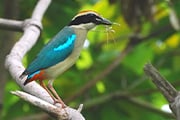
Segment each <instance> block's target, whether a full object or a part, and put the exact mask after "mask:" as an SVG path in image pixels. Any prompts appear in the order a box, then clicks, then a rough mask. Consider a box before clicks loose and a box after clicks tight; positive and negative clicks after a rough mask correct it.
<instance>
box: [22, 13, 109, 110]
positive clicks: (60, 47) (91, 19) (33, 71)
mask: <svg viewBox="0 0 180 120" xmlns="http://www.w3.org/2000/svg"><path fill="white" fill-rule="evenodd" d="M97 25H112V23H111V22H110V21H109V20H107V19H105V18H103V17H102V16H100V15H99V14H97V13H96V12H94V11H82V12H80V13H79V14H77V15H76V16H75V17H74V18H73V19H72V20H71V22H70V23H69V24H68V25H67V26H65V27H64V28H63V29H62V30H61V31H60V32H59V33H58V34H57V35H56V36H55V37H54V38H53V39H52V40H51V41H49V43H48V44H46V45H45V46H44V47H43V48H42V50H41V51H40V52H39V53H38V55H37V57H36V58H35V59H34V60H33V61H32V62H31V63H30V64H29V66H28V67H27V68H26V70H25V71H24V72H23V73H22V75H21V76H20V78H24V77H25V76H27V78H26V80H25V82H24V85H26V84H28V83H30V82H31V81H36V80H39V83H40V85H41V86H42V87H43V88H44V89H45V90H46V91H47V92H48V93H49V95H50V96H51V97H52V99H53V100H54V102H55V103H56V102H59V103H61V104H62V106H63V107H65V104H64V102H63V101H62V100H61V98H60V97H59V95H58V94H57V93H56V91H55V89H54V88H53V86H52V85H53V81H54V79H55V78H56V77H57V76H58V75H60V74H62V73H63V72H64V71H66V70H67V69H68V68H70V67H71V66H72V65H73V64H74V63H75V62H76V60H77V59H78V57H79V55H80V52H81V49H82V48H83V44H84V41H85V39H86V36H87V33H88V31H89V30H91V29H92V28H94V27H95V26H97ZM45 79H47V80H49V82H48V86H47V87H46V85H45V84H44V83H43V80H45Z"/></svg>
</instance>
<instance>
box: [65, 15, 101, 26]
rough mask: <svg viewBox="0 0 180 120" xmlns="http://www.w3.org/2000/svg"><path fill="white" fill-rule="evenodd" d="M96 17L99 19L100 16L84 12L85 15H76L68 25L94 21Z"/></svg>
mask: <svg viewBox="0 0 180 120" xmlns="http://www.w3.org/2000/svg"><path fill="white" fill-rule="evenodd" d="M96 19H99V20H100V19H102V18H101V17H99V16H97V15H95V14H86V15H82V16H78V17H76V18H75V19H73V20H72V21H71V22H70V24H69V26H70V25H79V24H86V23H96Z"/></svg>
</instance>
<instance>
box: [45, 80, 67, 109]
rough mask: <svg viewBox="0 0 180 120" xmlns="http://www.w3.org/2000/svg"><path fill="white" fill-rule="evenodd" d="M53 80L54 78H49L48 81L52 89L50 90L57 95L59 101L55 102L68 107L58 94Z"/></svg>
mask: <svg viewBox="0 0 180 120" xmlns="http://www.w3.org/2000/svg"><path fill="white" fill-rule="evenodd" d="M53 81H54V80H49V81H48V88H49V89H50V91H51V92H52V93H53V94H54V95H55V97H56V98H57V101H55V102H59V103H60V104H61V105H62V107H63V108H65V107H66V105H65V104H64V102H63V101H62V99H61V98H60V97H59V95H58V94H57V92H56V90H55V89H54V87H53Z"/></svg>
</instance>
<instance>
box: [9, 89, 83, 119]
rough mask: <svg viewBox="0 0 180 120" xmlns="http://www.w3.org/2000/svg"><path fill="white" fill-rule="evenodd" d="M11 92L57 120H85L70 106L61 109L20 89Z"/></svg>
mask: <svg viewBox="0 0 180 120" xmlns="http://www.w3.org/2000/svg"><path fill="white" fill-rule="evenodd" d="M11 93H12V94H14V95H16V96H19V97H20V98H22V99H23V100H25V101H27V102H30V103H31V104H33V105H34V106H37V107H39V108H41V109H42V110H44V111H45V112H47V113H49V114H51V116H53V117H54V118H55V119H57V120H85V119H84V118H83V116H82V115H81V114H80V111H77V110H74V109H72V108H69V107H66V108H64V109H62V108H61V107H59V106H54V105H52V104H50V103H48V102H46V101H43V100H41V99H39V98H37V97H35V96H32V95H30V94H27V93H25V92H22V91H12V92H11ZM80 107H81V106H80Z"/></svg>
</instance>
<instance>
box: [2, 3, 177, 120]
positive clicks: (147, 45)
mask: <svg viewBox="0 0 180 120" xmlns="http://www.w3.org/2000/svg"><path fill="white" fill-rule="evenodd" d="M142 1H143V0H136V2H135V1H134V2H132V1H131V0H120V1H119V0H87V1H86V2H85V1H84V0H53V1H52V4H51V6H50V7H49V8H48V11H47V13H46V15H45V16H44V19H43V28H44V29H43V31H42V36H41V37H40V39H39V41H38V43H37V44H36V45H35V46H34V47H33V48H32V50H31V51H30V52H29V53H28V54H27V56H26V57H25V58H24V64H25V66H27V64H28V63H29V62H30V61H32V60H33V59H34V57H35V55H36V53H37V52H38V51H39V50H40V49H41V48H42V47H43V45H44V44H45V43H47V41H48V40H49V39H50V38H52V37H53V36H54V35H55V34H56V33H57V32H58V31H59V30H60V29H61V28H62V27H63V26H65V25H66V24H68V21H70V19H71V18H72V17H73V16H74V15H75V14H76V13H77V12H78V11H80V10H86V9H92V10H95V11H98V13H100V14H102V15H103V16H104V17H105V18H107V19H110V20H111V21H113V22H114V23H118V24H120V26H119V25H117V24H114V25H113V26H112V29H113V30H114V31H115V32H112V31H106V32H104V31H105V30H106V29H107V28H105V27H99V28H97V29H96V30H93V31H91V32H89V34H88V40H89V42H90V45H89V46H88V47H87V48H85V49H84V50H83V51H82V54H81V56H80V58H79V60H78V61H77V63H76V65H74V66H73V67H72V68H70V69H69V70H68V71H67V72H65V73H64V74H63V75H61V76H59V77H58V78H57V79H56V81H55V82H54V86H55V88H56V90H57V91H58V93H59V94H60V96H62V98H63V99H64V100H65V99H67V98H69V97H70V96H72V95H73V94H75V93H76V92H77V91H79V90H80V88H81V87H82V86H84V85H85V84H87V83H88V82H90V83H91V81H92V80H93V79H94V78H96V76H98V75H99V74H101V73H102V71H104V70H105V69H106V68H107V67H108V66H109V65H110V64H111V63H113V61H114V60H115V59H116V58H117V57H118V56H119V55H121V54H123V52H122V51H123V50H124V49H125V48H126V47H127V46H128V45H129V44H128V43H129V41H131V40H132V39H131V38H132V36H135V37H137V38H140V39H142V38H144V39H143V41H141V42H138V43H137V44H134V45H133V46H132V49H131V51H130V52H128V53H126V55H125V57H124V58H123V60H122V62H121V61H119V65H118V66H117V67H116V68H115V69H113V70H111V71H110V74H104V77H101V78H100V79H99V81H98V82H97V83H96V84H95V85H94V86H92V87H91V88H90V89H88V91H86V92H85V93H83V94H82V95H81V96H79V97H78V98H76V99H74V100H73V101H71V102H69V105H70V106H73V107H76V106H77V105H79V104H80V103H84V104H85V108H84V110H83V115H84V116H85V118H86V119H87V120H91V119H93V120H109V119H111V120H118V119H122V120H131V119H132V120H143V119H146V120H152V119H153V120H164V119H170V117H168V116H167V115H166V113H164V114H160V113H158V112H157V111H155V110H151V109H149V108H148V107H147V106H145V105H144V104H143V105H139V104H138V102H140V103H141V101H142V102H143V103H144V102H145V103H146V104H148V105H150V106H151V107H153V108H154V109H157V110H159V111H161V107H162V106H163V105H164V104H167V101H166V100H165V99H164V98H163V97H162V95H161V94H160V93H159V92H158V90H156V88H155V86H154V85H153V84H152V83H151V82H150V81H149V80H148V78H147V77H145V74H144V72H143V66H144V64H145V63H147V62H151V63H152V64H154V66H156V67H157V68H158V69H159V70H160V72H161V73H162V74H163V75H164V76H165V77H166V78H167V79H168V80H169V81H170V82H171V83H172V84H174V86H175V87H176V88H177V89H178V88H179V82H178V79H179V72H180V65H179V61H180V56H179V53H180V49H179V44H180V34H179V29H180V28H179V27H178V26H179V23H178V22H179V21H178V16H180V9H179V4H180V1H178V0H174V1H172V3H168V2H167V1H163V0H160V1H158V2H157V1H156V2H153V3H151V4H150V3H149V2H150V1H151V0H147V1H146V2H145V1H144V2H142ZM20 3H21V4H20V5H19V7H20V13H19V18H20V19H25V18H28V17H29V16H30V15H31V13H32V10H33V8H34V6H35V3H36V1H23V0H22V1H21V2H20ZM0 4H1V3H0ZM144 5H145V6H146V7H145V8H144V7H142V6H144ZM137 11H139V12H137ZM0 13H1V11H0ZM172 19H173V20H172ZM109 29H111V28H109ZM17 40H18V38H17ZM17 89H20V88H18V86H17V85H16V83H15V82H13V81H12V80H11V81H8V82H7V84H6V90H5V98H4V101H5V103H4V109H3V119H5V120H11V119H14V118H18V117H21V116H26V115H34V114H37V113H40V112H41V111H40V110H39V109H37V108H35V107H34V106H31V105H29V104H28V103H26V102H24V101H22V100H20V99H18V98H17V97H15V96H13V95H11V94H9V91H11V90H17ZM117 91H118V92H119V93H122V94H123V93H126V94H125V95H124V96H123V97H122V96H121V97H112V98H111V97H109V99H108V97H103V96H108V95H109V96H111V95H112V94H113V93H115V92H117ZM147 93H148V94H147ZM129 97H130V98H135V99H136V101H132V100H129V99H128V98H129ZM101 98H104V99H101ZM105 98H106V99H105ZM97 100H99V101H97ZM86 103H91V104H90V105H89V106H88V107H86ZM17 108H18V109H17Z"/></svg>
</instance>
